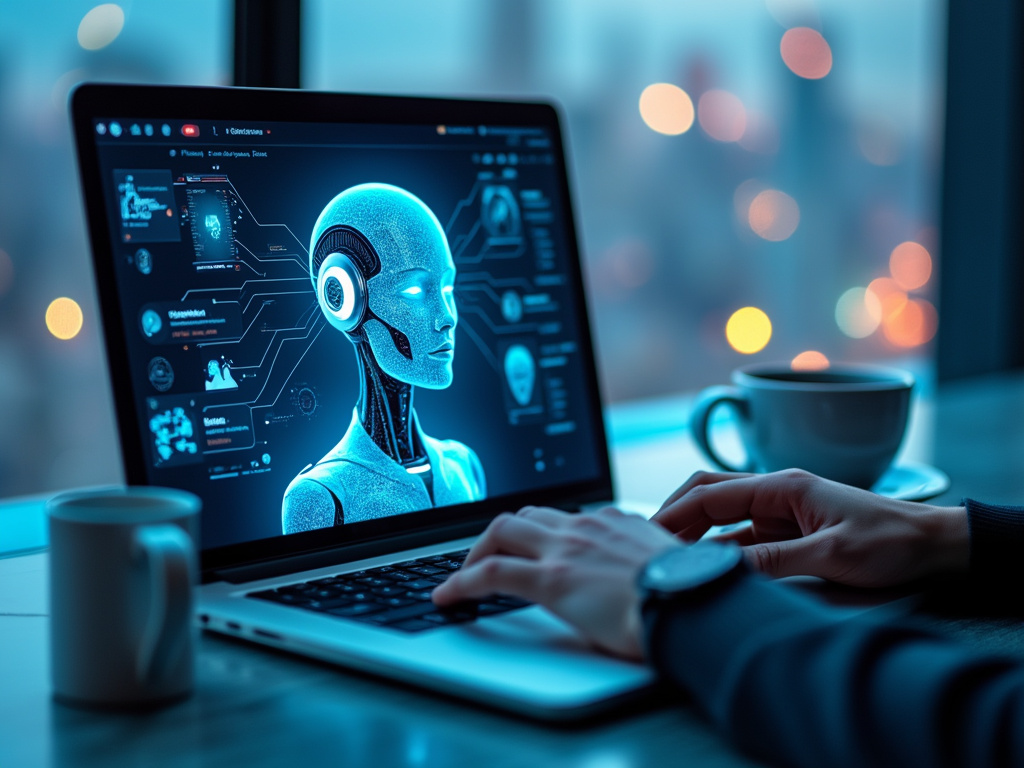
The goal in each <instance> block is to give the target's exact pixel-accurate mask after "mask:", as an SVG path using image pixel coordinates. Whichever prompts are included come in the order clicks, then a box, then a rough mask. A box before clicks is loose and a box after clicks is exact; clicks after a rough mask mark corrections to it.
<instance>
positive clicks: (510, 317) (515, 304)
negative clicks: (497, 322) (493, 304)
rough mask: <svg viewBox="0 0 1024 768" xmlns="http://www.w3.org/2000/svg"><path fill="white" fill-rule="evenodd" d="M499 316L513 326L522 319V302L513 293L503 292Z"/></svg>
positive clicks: (516, 294) (517, 295)
mask: <svg viewBox="0 0 1024 768" xmlns="http://www.w3.org/2000/svg"><path fill="white" fill-rule="evenodd" d="M501 316H502V317H504V318H505V319H506V320H507V321H508V322H510V323H513V324H514V323H518V322H519V321H520V320H522V319H523V300H522V299H521V298H519V294H518V293H516V292H515V291H505V292H504V293H503V294H502V295H501Z"/></svg>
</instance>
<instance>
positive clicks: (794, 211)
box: [747, 189, 800, 243]
mask: <svg viewBox="0 0 1024 768" xmlns="http://www.w3.org/2000/svg"><path fill="white" fill-rule="evenodd" d="M747 222H748V223H749V224H750V228H751V229H752V230H754V232H756V233H757V234H758V235H759V236H761V237H763V238H764V239H765V240H771V241H772V242H776V243H777V242H781V241H782V240H785V239H787V238H788V237H789V236H790V235H792V234H793V233H794V232H796V228H797V225H798V224H799V223H800V207H799V206H798V205H797V204H796V200H794V199H793V198H792V197H790V196H789V195H787V194H786V193H785V192H780V191H779V190H777V189H766V190H764V191H763V192H760V193H758V194H757V196H755V197H754V199H753V200H751V201H750V207H749V208H748V209H747Z"/></svg>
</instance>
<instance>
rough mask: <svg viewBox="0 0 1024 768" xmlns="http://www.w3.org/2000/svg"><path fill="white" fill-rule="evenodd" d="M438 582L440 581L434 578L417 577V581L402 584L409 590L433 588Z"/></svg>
mask: <svg viewBox="0 0 1024 768" xmlns="http://www.w3.org/2000/svg"><path fill="white" fill-rule="evenodd" d="M437 584H438V582H436V581H435V580H434V579H417V580H416V581H407V582H405V583H404V584H403V585H402V586H403V587H405V588H406V589H408V590H422V589H433V588H434V587H436V586H437Z"/></svg>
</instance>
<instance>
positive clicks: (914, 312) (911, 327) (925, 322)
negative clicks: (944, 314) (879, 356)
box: [882, 299, 939, 348]
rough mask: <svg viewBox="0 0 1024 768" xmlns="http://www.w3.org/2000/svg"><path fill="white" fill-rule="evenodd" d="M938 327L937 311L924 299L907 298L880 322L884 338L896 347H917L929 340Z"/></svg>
mask: <svg viewBox="0 0 1024 768" xmlns="http://www.w3.org/2000/svg"><path fill="white" fill-rule="evenodd" d="M938 327H939V313H938V312H937V311H936V310H935V307H934V306H933V305H932V304H931V303H930V302H928V301H925V300H924V299H909V300H907V302H906V303H905V304H904V305H903V307H902V308H900V310H899V311H897V312H895V313H893V314H892V315H889V316H887V317H886V318H885V320H884V321H883V323H882V331H883V332H884V334H885V338H886V339H887V340H888V341H889V342H891V343H892V344H894V345H895V346H897V347H905V348H906V347H919V346H921V345H922V344H926V343H927V342H929V341H931V340H932V338H933V337H934V336H935V332H936V331H937V330H938Z"/></svg>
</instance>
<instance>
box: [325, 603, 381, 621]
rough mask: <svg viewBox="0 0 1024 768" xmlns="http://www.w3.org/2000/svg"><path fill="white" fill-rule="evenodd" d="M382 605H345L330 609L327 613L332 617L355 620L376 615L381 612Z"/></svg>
mask: <svg viewBox="0 0 1024 768" xmlns="http://www.w3.org/2000/svg"><path fill="white" fill-rule="evenodd" d="M383 610H385V609H384V606H383V605H377V604H376V603H355V604H354V605H345V606H341V607H340V608H332V609H331V610H329V611H328V613H330V614H333V615H334V616H344V617H346V618H356V617H357V616H367V615H369V614H371V613H378V612H379V611H383Z"/></svg>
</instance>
